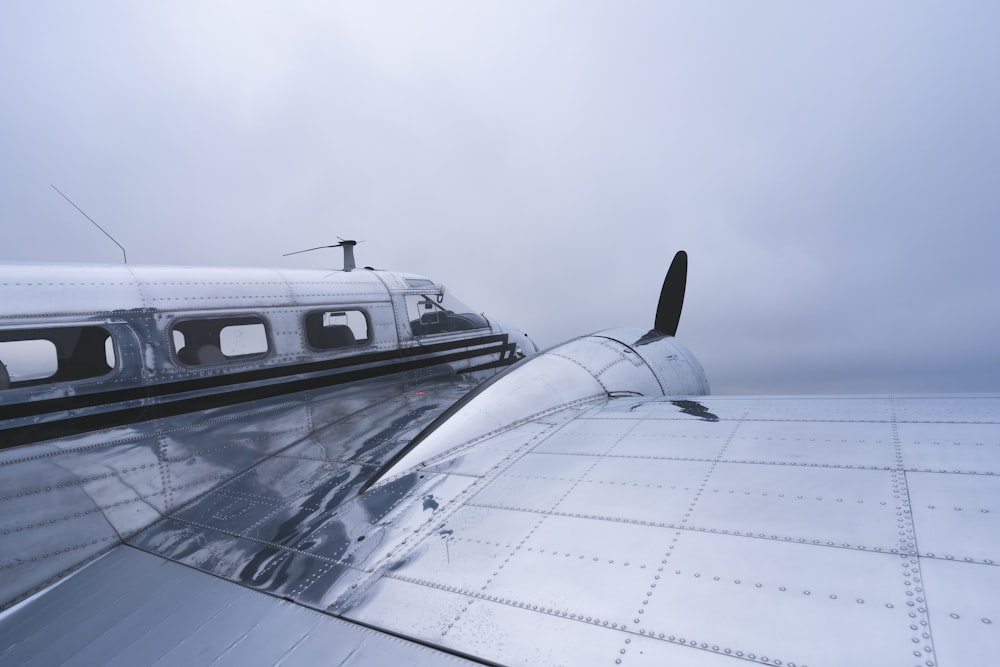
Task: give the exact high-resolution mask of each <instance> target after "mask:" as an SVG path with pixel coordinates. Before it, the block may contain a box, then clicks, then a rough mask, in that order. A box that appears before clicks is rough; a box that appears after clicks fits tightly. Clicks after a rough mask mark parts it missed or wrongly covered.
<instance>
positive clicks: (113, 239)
mask: <svg viewBox="0 0 1000 667" xmlns="http://www.w3.org/2000/svg"><path fill="white" fill-rule="evenodd" d="M49 185H52V184H51V183H49ZM52 189H53V190H55V191H56V192H58V193H59V194H60V195H61V196H62V198H63V199H65V200H66V201H68V202H69V203H70V205H71V206H72V207H73V208H75V209H76V210H77V211H79V212H80V214H81V215H82V216H83V217H85V218H86V219H87V220H90V222H91V223H92V224H93V225H94V227H97V228H98V229H100V230H101V232H103V233H104V235H105V236H107V237H108V238H109V239H111V242H112V243H114V244H115V245H116V246H118V247H119V248H120V249H121V251H122V264H128V257H127V256H126V255H125V248H124V246H122V244H121V243H119V242H118V241H115V237H114V236H112V235H111V234H108V232H107V231H106V230H105V229H104V227H101V226H100V225H99V224H97V223H96V222H95V221H94V219H93V218H91V217H90V216H89V215H87V214H86V213H85V212H84V210H83V209H82V208H80V207H79V206H77V205H76V204H74V203H73V200H72V199H70V198H69V197H67V196H66V195H64V194H63V193H62V191H61V190H60V189H59V188H57V187H56V186H54V185H52Z"/></svg>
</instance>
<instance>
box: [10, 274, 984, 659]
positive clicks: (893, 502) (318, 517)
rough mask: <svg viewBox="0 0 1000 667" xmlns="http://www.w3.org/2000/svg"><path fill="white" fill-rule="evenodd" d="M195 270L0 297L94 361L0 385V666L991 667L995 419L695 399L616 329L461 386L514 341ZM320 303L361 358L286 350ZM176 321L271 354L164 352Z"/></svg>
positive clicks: (426, 294)
mask: <svg viewBox="0 0 1000 667" xmlns="http://www.w3.org/2000/svg"><path fill="white" fill-rule="evenodd" d="M33 272H34V273H33ZM203 273H204V276H203V278H202V279H201V282H199V279H197V276H196V271H195V270H179V269H148V268H147V269H144V268H133V267H128V268H124V267H122V268H115V269H101V270H100V271H98V270H96V269H95V270H90V269H88V268H86V267H83V268H77V269H68V268H65V269H60V268H55V269H53V268H52V267H46V268H45V269H36V268H32V269H28V270H25V271H21V272H19V271H17V270H10V271H8V272H7V273H5V274H3V276H0V282H4V286H5V289H7V290H8V291H7V292H5V296H6V295H7V294H8V293H9V294H14V295H16V296H17V298H15V299H14V300H13V301H11V302H9V303H5V304H4V310H5V312H4V313H3V314H0V332H6V333H4V335H6V336H7V338H5V339H3V340H4V342H11V341H14V342H17V341H18V340H19V339H17V334H16V333H10V332H11V331H15V330H18V329H19V328H21V329H24V330H28V329H31V330H32V331H34V330H36V329H38V327H41V326H72V327H83V326H88V327H90V326H97V325H99V326H100V327H105V328H106V329H107V331H108V332H109V333H110V334H111V335H112V337H113V340H114V351H115V353H116V355H115V362H116V363H115V368H114V370H113V372H108V373H107V374H106V375H102V376H99V377H93V376H90V375H87V376H86V377H83V376H80V377H77V376H76V375H73V374H69V375H67V376H66V377H67V378H68V379H67V380H66V381H62V380H59V379H58V377H57V378H56V379H55V380H52V381H50V382H47V381H39V382H34V381H30V382H29V381H27V380H21V381H20V384H18V383H14V384H13V385H12V386H11V387H10V388H5V389H0V605H2V606H3V608H5V609H6V611H2V612H0V664H3V665H7V664H11V665H22V664H39V665H50V664H53V665H57V664H160V665H166V664H178V665H187V664H191V663H192V662H196V663H213V662H214V663H216V664H247V663H255V664H256V663H263V664H276V663H279V662H280V663H282V664H300V663H301V664H314V663H315V662H316V661H317V660H321V659H322V660H331V661H334V662H338V661H339V662H338V664H383V663H386V662H407V663H413V662H417V663H418V664H419V661H425V662H426V664H441V663H442V662H445V663H447V662H449V661H451V659H452V658H451V657H450V655H451V654H449V653H448V652H451V653H453V654H460V655H465V656H473V657H475V659H477V660H481V661H486V662H492V663H501V664H522V665H535V664H546V665H548V664H566V665H580V664H592V665H601V664H608V665H617V664H625V665H627V664H638V665H643V664H651V665H660V664H684V665H724V664H731V665H739V664H746V663H747V662H756V663H760V664H768V665H789V666H791V665H797V666H798V667H803V666H812V667H816V666H817V665H824V664H828V665H847V664H864V665H901V666H902V665H914V666H922V667H936V666H937V665H986V664H993V663H996V662H997V660H998V656H1000V632H998V628H1000V594H998V592H997V591H998V587H1000V575H998V574H997V573H998V572H1000V570H998V569H997V568H998V564H1000V523H998V518H997V517H998V516H1000V507H998V506H997V499H998V498H1000V475H998V472H1000V396H964V397H962V396H926V397H879V396H853V397H850V396H848V397H827V398H822V397H773V398H763V397H731V398H726V397H722V398H713V397H708V396H707V395H705V394H707V391H708V384H707V380H706V379H705V376H704V373H703V371H702V369H701V366H700V365H699V364H698V362H697V360H695V359H694V357H693V356H691V354H690V353H689V352H688V351H687V350H686V349H685V348H684V347H683V346H681V345H680V344H678V343H677V342H676V341H675V340H674V339H673V338H672V337H669V336H665V335H663V334H662V332H657V331H655V330H654V331H649V332H644V331H641V330H635V329H617V330H611V331H605V332H601V333H599V334H595V335H593V336H588V337H584V338H580V339H577V340H574V341H571V342H569V343H567V344H565V345H563V346H559V347H557V348H553V349H552V350H549V351H547V352H546V353H544V354H540V355H537V356H535V357H532V358H530V359H527V360H524V361H522V362H521V363H519V364H517V365H514V366H512V367H511V368H509V369H508V370H506V371H504V372H503V373H502V374H499V375H497V376H495V377H494V378H493V379H492V380H486V382H485V383H483V384H477V382H478V381H481V380H483V379H484V377H485V376H487V375H489V374H490V373H492V372H493V371H494V370H495V369H497V368H500V367H502V366H505V365H507V364H510V363H512V362H513V361H515V359H516V358H517V357H519V356H520V355H521V354H523V353H531V352H533V351H534V348H533V346H532V345H531V344H530V341H526V339H525V340H522V338H523V334H521V333H520V332H517V331H516V330H514V329H509V328H506V327H503V326H501V325H498V324H497V323H495V322H492V321H488V320H486V319H485V318H483V317H479V316H475V317H464V316H463V317H459V318H457V319H456V320H455V321H452V320H451V319H449V318H450V315H451V314H455V313H458V314H464V313H465V310H464V309H463V310H461V311H454V313H451V312H450V311H447V309H445V306H444V305H441V309H439V310H440V311H441V312H440V313H437V315H436V316H437V317H438V324H440V322H441V321H442V320H441V318H442V317H443V316H444V315H448V316H449V318H446V319H447V321H448V322H450V324H449V325H448V326H441V327H438V328H434V327H430V326H429V324H430V320H432V319H433V318H427V319H428V322H426V323H425V322H422V321H421V320H422V319H423V317H422V316H423V313H420V314H419V316H418V317H413V316H412V315H411V313H410V312H409V307H410V306H411V305H413V304H414V302H416V304H417V307H418V312H419V306H420V303H422V302H428V301H429V302H430V303H431V310H432V311H434V309H435V308H436V307H435V306H434V304H435V303H436V304H439V305H440V304H447V303H448V301H446V299H445V295H444V293H443V288H441V287H440V286H438V285H437V284H435V283H433V282H432V281H430V280H427V279H425V278H420V277H417V276H409V275H407V274H392V273H388V272H369V271H351V272H350V273H336V274H335V275H336V276H338V277H337V278H335V279H333V280H332V281H330V280H327V278H326V277H325V276H323V277H321V276H320V275H319V274H320V273H321V272H314V273H310V274H309V275H305V274H299V273H296V276H297V277H296V278H294V279H293V278H292V277H290V274H291V273H292V272H289V275H285V273H282V272H254V271H251V270H246V271H245V272H244V271H242V270H218V271H207V272H203ZM11 276H14V278H12V277H11ZM358 281H360V282H358ZM63 287H65V289H62V288H63ZM82 295H89V296H92V297H93V298H92V299H91V300H90V301H89V302H86V303H85V301H87V300H86V299H84V298H83V296H82ZM438 297H440V299H438ZM44 299H50V303H49V304H48V305H46V306H42V305H39V304H37V303H35V300H44ZM171 304H172V305H171ZM337 304H348V305H349V306H350V308H351V310H354V311H356V312H359V313H360V312H362V311H363V312H364V313H365V318H364V319H365V321H366V324H368V325H369V326H370V330H371V335H370V341H366V342H367V345H359V346H358V347H357V348H353V347H352V348H344V349H330V350H316V349H312V348H310V346H309V345H307V336H306V335H305V332H304V331H303V327H304V326H306V318H307V317H308V316H309V315H310V309H315V308H316V307H317V306H320V307H321V309H322V311H323V312H326V311H327V310H329V306H336V305H337ZM53 307H55V308H53ZM33 308H34V310H32V309H33ZM53 309H58V312H52V310H53ZM446 311H447V312H446ZM470 312H471V311H470ZM196 313H201V314H202V315H204V316H206V317H209V316H211V317H223V316H229V315H226V313H229V314H230V315H232V314H233V313H235V315H233V317H234V318H235V319H234V320H233V322H234V323H238V322H244V321H246V320H245V319H241V318H245V317H246V316H247V315H248V314H252V315H253V317H254V318H258V319H256V320H254V321H255V322H256V321H259V322H260V323H262V324H263V326H264V330H265V331H266V332H267V336H268V344H269V347H268V352H267V353H266V354H255V355H250V357H247V358H237V359H235V360H234V361H233V362H232V365H227V364H225V363H222V362H220V363H216V364H205V365H202V366H199V365H192V364H187V363H183V362H181V361H180V360H179V358H178V357H179V355H178V354H176V350H173V347H172V343H171V334H172V331H173V329H172V328H171V327H172V326H173V323H175V322H183V321H184V319H183V318H193V317H195V315H196ZM220 313H221V314H220ZM313 314H315V313H313ZM459 320H461V322H465V323H466V324H469V325H470V326H472V327H474V329H473V330H468V331H466V330H462V329H461V328H460V327H459V324H461V322H459ZM414 321H416V322H417V323H418V324H417V325H414ZM95 322H96V323H97V324H94V323H95ZM487 326H489V327H490V328H489V329H487V328H486V327H487ZM191 331H192V332H196V329H191ZM32 335H34V334H32ZM192 335H194V333H193V334H192ZM6 349H8V350H10V349H12V348H11V347H8V348H6ZM92 349H97V348H92ZM251 357H252V358H251ZM60 363H62V362H60ZM70 370H73V369H70ZM376 481H377V483H376V484H374V486H370V484H371V483H373V482H376ZM369 486H370V488H369ZM362 491H363V492H362ZM126 545H127V546H126ZM138 550H142V551H144V552H146V553H140V552H139V551H138ZM102 554H103V555H102ZM185 566H188V567H185ZM196 570H201V572H198V571H196ZM209 575H212V576H209ZM251 589H253V590H251ZM265 594H266V595H265ZM307 608H308V609H307ZM316 612H322V613H316ZM334 616H336V617H339V619H340V620H337V619H334V618H332V617H334ZM345 620H349V621H352V622H355V623H360V624H364V625H365V626H366V627H368V628H376V629H378V630H381V631H382V632H384V633H387V634H388V635H392V636H393V638H392V639H387V638H386V637H385V636H384V635H381V634H373V633H372V632H371V631H370V630H359V629H358V627H357V626H354V625H347V624H345V623H344V621H345ZM400 637H402V638H408V641H406V642H403V641H402V640H401V639H398V638H400ZM409 640H412V642H417V643H412V642H411V641H409ZM387 642H388V643H387ZM427 646H432V647H437V650H435V651H429V650H428V649H427V648H425V647H427ZM442 651H443V652H442Z"/></svg>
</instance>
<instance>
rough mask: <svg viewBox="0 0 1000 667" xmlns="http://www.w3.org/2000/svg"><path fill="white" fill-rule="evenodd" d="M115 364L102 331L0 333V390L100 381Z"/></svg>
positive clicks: (108, 337)
mask: <svg viewBox="0 0 1000 667" xmlns="http://www.w3.org/2000/svg"><path fill="white" fill-rule="evenodd" d="M116 364H117V359H116V355H115V345H114V340H113V339H112V337H111V333H110V332H109V331H108V330H107V329H105V328H103V327H95V326H86V327H53V328H50V329H19V330H12V331H0V389H3V388H6V387H8V386H16V385H18V384H41V383H43V382H59V381H68V380H84V379H87V378H95V377H100V376H102V375H106V374H107V373H109V372H111V370H112V369H114V367H115V365H116Z"/></svg>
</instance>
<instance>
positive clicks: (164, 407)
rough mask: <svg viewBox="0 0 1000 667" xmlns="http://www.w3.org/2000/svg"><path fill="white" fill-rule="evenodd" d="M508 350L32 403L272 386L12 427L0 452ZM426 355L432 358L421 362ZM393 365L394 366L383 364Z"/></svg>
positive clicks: (405, 353)
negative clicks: (242, 386)
mask: <svg viewBox="0 0 1000 667" xmlns="http://www.w3.org/2000/svg"><path fill="white" fill-rule="evenodd" d="M495 343H498V344H495ZM474 346H477V347H474ZM483 346H485V347H483ZM470 348H471V349H470ZM508 348H509V345H508V343H507V335H506V334H498V335H492V336H482V337H479V338H471V339H468V338H467V339H464V340H458V341H448V342H444V343H435V344H432V345H426V346H423V347H415V348H403V349H397V350H388V351H384V352H373V353H369V354H364V355H359V356H355V357H346V358H339V359H330V360H326V361H321V362H311V363H306V364H293V365H289V366H272V367H269V368H265V369H258V370H253V371H244V372H242V373H234V374H232V375H222V376H212V377H207V378H197V379H191V380H183V381H179V382H170V383H163V384H160V385H149V386H147V387H141V388H136V389H120V390H114V391H107V392H101V393H97V394H87V395H84V396H75V397H70V398H58V399H49V400H47V401H37V403H44V404H47V406H48V407H49V409H48V410H45V411H44V412H43V413H42V414H48V415H51V414H53V413H56V412H62V411H66V410H70V409H73V410H76V409H80V408H83V407H97V406H107V407H110V406H112V405H115V404H119V403H122V402H124V401H128V400H136V399H144V398H167V399H169V398H170V397H172V396H175V395H177V394H181V393H187V392H194V391H205V390H208V389H220V388H225V387H232V386H233V385H237V384H243V383H247V382H259V381H261V380H277V381H275V382H270V383H268V384H265V385H261V386H257V387H246V388H242V389H240V388H233V389H230V390H228V391H220V392H217V393H212V394H207V395H205V394H201V395H198V396H192V397H188V398H178V399H175V400H165V401H157V402H155V403H150V404H147V405H141V406H136V407H131V408H122V409H117V410H114V409H113V410H106V411H103V412H99V413H95V414H90V415H81V416H77V417H66V418H63V419H57V420H52V421H48V422H43V423H37V424H29V425H25V426H15V427H13V428H9V429H5V430H0V449H9V448H11V447H19V446H21V445H26V444H30V443H33V442H39V441H42V440H51V439H53V438H60V437H66V436H71V435H79V434H81V433H86V432H88V431H95V430H99V429H105V428H112V427H116V426H125V425H128V424H133V423H136V422H140V421H148V420H151V419H159V418H163V417H173V416H177V415H181V414H185V413H189V412H197V411H200V410H207V409H211V408H218V407H224V406H230V405H236V404H238V403H245V402H248V401H256V400H259V399H263V398H272V397H275V396H280V395H283V394H290V393H294V392H299V391H308V390H310V389H320V388H324V387H332V386H336V385H341V384H348V383H351V382H357V381H360V380H368V379H372V378H377V377H384V376H386V375H392V374H395V373H405V372H408V371H414V370H419V369H421V368H429V367H432V366H438V365H441V364H448V363H452V362H456V361H463V360H466V359H473V358H476V357H481V356H487V355H494V354H498V355H499V359H498V362H493V363H496V364H497V365H506V364H509V363H512V362H513V361H514V359H513V356H512V355H509V354H507V351H508ZM455 349H457V351H455V352H450V353H447V354H441V353H442V352H447V351H448V350H455ZM428 354H430V355H432V356H426V355H428ZM413 357H419V358H413ZM505 357H506V358H505ZM393 361H395V362H397V363H384V362H393ZM379 362H383V363H381V364H380V365H377V366H369V364H372V363H379ZM492 365H493V364H492V363H490V364H482V365H480V366H477V367H476V368H475V370H478V369H479V368H482V367H491V366H492ZM331 370H332V371H336V372H333V373H329V372H328V373H325V374H323V375H313V376H312V377H306V378H296V379H291V378H292V376H297V375H302V374H306V373H316V372H322V371H331ZM282 378H284V379H282ZM33 405H34V404H31V403H29V404H23V403H22V404H20V405H13V406H5V408H6V409H5V411H4V412H9V411H11V409H12V408H27V407H30V406H33ZM29 414H39V411H38V410H32V411H31V412H26V411H24V410H21V411H18V414H17V416H19V417H20V416H26V415H29ZM8 418H9V417H8Z"/></svg>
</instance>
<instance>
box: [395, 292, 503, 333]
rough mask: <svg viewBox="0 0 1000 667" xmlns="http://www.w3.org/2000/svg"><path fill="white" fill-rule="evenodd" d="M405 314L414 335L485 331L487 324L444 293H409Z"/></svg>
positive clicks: (476, 314) (483, 319) (480, 317)
mask: <svg viewBox="0 0 1000 667" xmlns="http://www.w3.org/2000/svg"><path fill="white" fill-rule="evenodd" d="M406 311H407V315H408V317H409V318H410V329H411V330H412V331H413V335H414V336H430V335H432V334H443V333H453V332H456V331H472V330H474V329H485V328H488V327H489V326H490V323H489V322H488V321H487V320H486V318H485V317H483V316H482V315H480V314H478V313H475V312H472V310H471V309H470V308H469V307H468V306H466V305H465V304H464V303H462V302H461V301H459V300H458V299H456V298H455V297H453V296H452V295H451V294H446V293H445V292H444V290H441V291H433V292H425V293H422V294H408V295H407V296H406Z"/></svg>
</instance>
